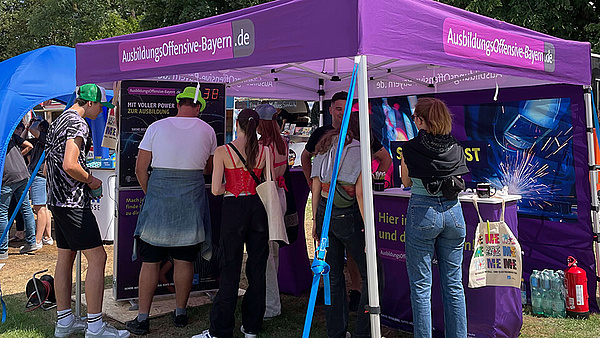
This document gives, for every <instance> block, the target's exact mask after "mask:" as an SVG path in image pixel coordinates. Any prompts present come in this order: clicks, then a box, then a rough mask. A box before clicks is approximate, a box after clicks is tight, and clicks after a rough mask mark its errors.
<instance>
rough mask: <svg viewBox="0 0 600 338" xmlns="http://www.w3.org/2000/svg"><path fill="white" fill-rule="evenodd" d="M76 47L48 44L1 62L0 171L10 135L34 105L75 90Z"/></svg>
mask: <svg viewBox="0 0 600 338" xmlns="http://www.w3.org/2000/svg"><path fill="white" fill-rule="evenodd" d="M75 86H76V85H75V49H74V48H69V47H61V46H48V47H43V48H39V49H36V50H33V51H30V52H27V53H23V54H21V55H18V56H15V57H13V58H10V59H8V60H6V61H3V62H0V140H1V141H0V172H3V171H4V158H5V156H6V148H7V147H8V142H9V141H10V135H12V133H13V131H14V130H15V128H16V127H17V125H18V124H19V122H20V121H21V119H22V118H23V116H24V115H25V114H26V113H27V112H28V111H29V110H31V109H33V107H35V106H36V105H38V104H39V103H41V102H44V101H46V100H50V99H54V98H59V99H61V100H65V99H66V98H69V97H70V96H71V95H72V94H73V92H74V90H75Z"/></svg>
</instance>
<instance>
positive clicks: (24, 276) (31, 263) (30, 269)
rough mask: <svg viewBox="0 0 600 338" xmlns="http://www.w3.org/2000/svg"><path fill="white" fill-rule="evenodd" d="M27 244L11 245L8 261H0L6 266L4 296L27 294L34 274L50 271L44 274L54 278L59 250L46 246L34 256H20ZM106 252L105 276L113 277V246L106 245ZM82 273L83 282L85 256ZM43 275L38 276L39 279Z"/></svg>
mask: <svg viewBox="0 0 600 338" xmlns="http://www.w3.org/2000/svg"><path fill="white" fill-rule="evenodd" d="M24 243H25V242H17V243H13V242H11V243H9V248H8V256H9V257H8V259H6V260H3V261H0V264H1V263H4V264H6V265H5V266H4V267H3V268H2V270H0V285H1V286H2V293H3V294H4V295H12V294H16V293H22V292H25V286H26V285H27V281H29V279H31V277H32V276H33V274H34V273H35V272H37V271H41V270H45V269H48V271H47V272H45V273H43V274H49V275H51V276H54V268H55V267H56V257H57V253H58V249H57V248H56V244H55V245H44V247H43V248H42V249H40V250H37V251H35V252H34V253H32V254H24V255H21V254H19V248H20V246H22V245H23V244H24ZM104 250H106V256H107V259H106V269H105V272H104V275H105V276H112V274H113V245H105V246H104ZM81 271H82V280H85V273H86V271H87V260H86V259H85V256H82V259H81ZM41 275H42V274H40V275H38V276H37V277H38V278H39V277H40V276H41ZM73 281H75V268H73Z"/></svg>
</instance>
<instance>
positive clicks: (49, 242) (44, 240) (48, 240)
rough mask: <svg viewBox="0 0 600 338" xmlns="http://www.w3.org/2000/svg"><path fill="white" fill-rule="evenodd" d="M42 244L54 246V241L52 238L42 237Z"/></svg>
mask: <svg viewBox="0 0 600 338" xmlns="http://www.w3.org/2000/svg"><path fill="white" fill-rule="evenodd" d="M42 244H44V245H54V240H53V239H52V237H48V238H46V237H44V238H42Z"/></svg>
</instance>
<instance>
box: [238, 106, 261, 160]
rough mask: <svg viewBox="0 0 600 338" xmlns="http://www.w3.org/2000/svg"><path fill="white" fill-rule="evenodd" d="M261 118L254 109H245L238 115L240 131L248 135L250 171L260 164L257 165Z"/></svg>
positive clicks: (246, 151) (245, 149) (247, 145)
mask: <svg viewBox="0 0 600 338" xmlns="http://www.w3.org/2000/svg"><path fill="white" fill-rule="evenodd" d="M259 119H260V117H259V116H258V113H257V112H255V111H254V110H252V109H244V110H242V111H241V112H240V115H238V124H239V126H240V129H242V131H243V132H244V134H245V135H246V146H245V147H244V152H245V153H246V164H247V166H248V169H249V170H252V169H254V168H255V167H256V166H257V165H258V164H259V163H256V160H257V158H256V157H257V156H258V137H257V136H256V126H257V125H258V121H259Z"/></svg>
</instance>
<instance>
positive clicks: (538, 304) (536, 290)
mask: <svg viewBox="0 0 600 338" xmlns="http://www.w3.org/2000/svg"><path fill="white" fill-rule="evenodd" d="M540 277H541V276H540V272H539V271H538V270H533V272H532V273H531V277H530V279H529V285H530V286H531V311H533V314H534V315H541V314H544V311H543V310H542V294H541V292H540Z"/></svg>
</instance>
